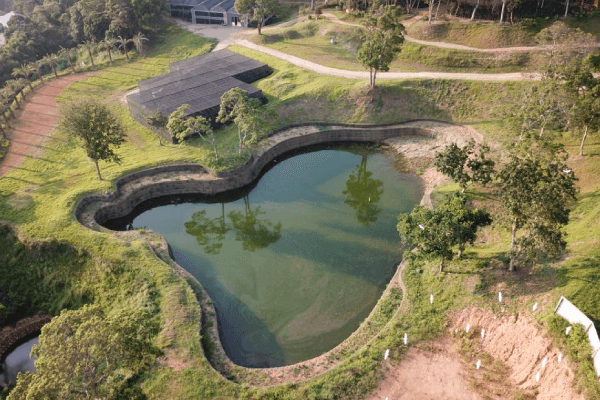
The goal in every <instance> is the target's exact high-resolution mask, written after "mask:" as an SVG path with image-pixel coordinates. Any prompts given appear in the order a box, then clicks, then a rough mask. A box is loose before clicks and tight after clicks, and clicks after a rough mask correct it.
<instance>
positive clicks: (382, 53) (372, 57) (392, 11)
mask: <svg viewBox="0 0 600 400" xmlns="http://www.w3.org/2000/svg"><path fill="white" fill-rule="evenodd" d="M397 10H398V9H397V8H395V7H392V6H387V7H386V8H385V12H384V13H383V14H382V15H380V16H376V15H373V14H371V15H369V16H367V17H365V22H364V23H363V25H364V26H365V33H364V35H363V38H362V39H363V42H362V44H361V45H360V47H359V49H358V52H357V53H356V57H357V58H358V60H359V61H360V62H361V63H362V65H363V66H364V67H366V68H369V84H370V85H371V87H375V79H376V78H377V72H379V71H388V70H389V69H390V63H391V62H392V61H393V60H394V57H395V56H396V54H397V53H398V52H400V50H401V48H402V47H401V46H402V43H403V42H404V36H402V30H403V29H404V27H403V26H402V24H400V22H398V17H397V15H396V12H397Z"/></svg>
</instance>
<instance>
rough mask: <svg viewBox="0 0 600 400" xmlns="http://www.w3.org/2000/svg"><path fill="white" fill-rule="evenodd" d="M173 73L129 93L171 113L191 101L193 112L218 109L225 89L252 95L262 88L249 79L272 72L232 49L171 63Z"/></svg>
mask: <svg viewBox="0 0 600 400" xmlns="http://www.w3.org/2000/svg"><path fill="white" fill-rule="evenodd" d="M170 69H171V71H172V72H171V73H169V74H167V75H163V76H159V77H156V78H152V79H148V80H145V81H142V82H140V85H139V86H140V91H139V92H138V93H134V94H131V95H129V96H128V97H127V101H128V102H135V103H137V104H139V105H141V106H142V107H144V108H145V109H147V110H148V111H149V112H151V111H154V110H157V109H159V108H160V109H162V110H163V111H164V112H165V113H166V114H170V113H171V112H173V111H174V110H175V109H177V108H178V107H179V106H180V105H181V104H189V105H190V109H189V114H197V113H204V114H207V113H214V107H218V106H219V104H220V102H221V96H222V95H223V93H225V92H227V91H228V90H230V89H232V88H234V87H240V88H242V89H244V90H246V91H247V92H248V94H249V95H253V96H259V95H261V94H262V93H261V91H260V90H259V89H257V88H255V87H253V86H250V85H249V84H248V83H249V82H253V81H255V80H257V79H260V78H262V77H265V76H267V75H269V74H270V68H269V67H268V65H266V64H264V63H261V62H258V61H256V60H252V59H250V58H247V57H244V56H242V55H240V54H237V53H233V52H230V51H228V50H220V51H216V52H211V53H208V54H205V55H202V56H199V57H194V58H190V59H187V60H184V61H180V62H177V63H173V64H171V65H170Z"/></svg>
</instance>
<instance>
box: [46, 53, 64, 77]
mask: <svg viewBox="0 0 600 400" xmlns="http://www.w3.org/2000/svg"><path fill="white" fill-rule="evenodd" d="M42 60H44V62H45V63H46V65H48V66H49V67H50V68H52V72H54V77H55V78H56V79H58V74H57V73H56V68H57V67H58V62H59V61H60V57H58V56H57V55H56V54H47V55H46V56H45V57H44V58H42Z"/></svg>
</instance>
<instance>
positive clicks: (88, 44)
mask: <svg viewBox="0 0 600 400" xmlns="http://www.w3.org/2000/svg"><path fill="white" fill-rule="evenodd" d="M80 46H81V48H83V49H85V50H86V51H87V53H88V56H89V57H90V62H91V63H92V68H96V64H94V53H96V49H98V43H96V42H95V41H93V40H86V41H85V42H83V43H82V44H81V45H80Z"/></svg>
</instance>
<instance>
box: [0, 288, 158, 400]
mask: <svg viewBox="0 0 600 400" xmlns="http://www.w3.org/2000/svg"><path fill="white" fill-rule="evenodd" d="M138 297H139V296H138ZM133 301H134V302H136V303H137V301H136V300H133ZM155 312H156V311H155V310H153V309H152V308H151V307H144V305H138V304H135V306H133V305H131V306H126V307H124V308H123V309H120V310H119V311H113V312H112V313H106V312H104V311H103V310H102V309H101V308H100V307H98V306H96V305H84V306H83V307H82V308H81V309H79V310H63V311H62V312H61V314H60V316H58V317H55V318H53V319H52V321H51V322H50V323H48V324H47V325H45V326H44V327H43V328H42V335H41V336H40V338H39V342H38V344H37V346H36V347H34V350H33V353H34V354H35V355H36V356H37V360H36V362H35V367H36V372H35V373H27V374H23V375H21V376H20V377H19V379H18V381H17V385H16V387H15V388H14V389H13V391H12V392H11V394H10V395H9V399H11V400H25V399H41V398H46V399H64V400H71V399H73V400H74V399H81V398H87V399H117V398H132V397H133V398H138V399H139V398H141V396H139V391H138V395H137V396H135V395H134V396H131V395H132V393H131V391H129V393H127V395H125V396H124V394H125V393H126V392H125V391H126V390H127V389H128V386H130V385H131V383H129V382H128V381H129V380H132V378H134V377H135V375H136V374H139V373H141V372H142V371H144V370H146V369H147V368H149V367H151V366H152V365H153V363H154V362H155V359H156V357H157V355H158V354H159V351H158V349H157V348H156V347H155V346H154V345H153V344H152V333H153V332H154V331H155V330H157V329H158V322H157V320H156V318H153V315H154V313H155ZM124 392H125V393H124Z"/></svg>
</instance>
